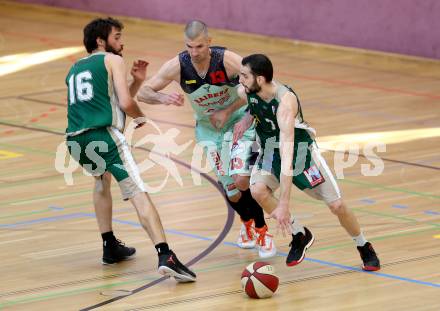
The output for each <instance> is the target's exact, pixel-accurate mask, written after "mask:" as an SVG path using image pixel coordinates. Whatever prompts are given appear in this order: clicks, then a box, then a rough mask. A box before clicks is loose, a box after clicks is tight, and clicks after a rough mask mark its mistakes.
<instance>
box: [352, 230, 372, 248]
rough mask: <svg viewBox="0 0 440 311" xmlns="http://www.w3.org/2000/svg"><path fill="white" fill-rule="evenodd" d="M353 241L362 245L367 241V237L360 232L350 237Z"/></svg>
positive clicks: (357, 244)
mask: <svg viewBox="0 0 440 311" xmlns="http://www.w3.org/2000/svg"><path fill="white" fill-rule="evenodd" d="M352 239H353V241H354V242H355V243H356V246H364V245H365V243H367V242H368V241H367V239H366V238H365V237H364V234H363V233H362V232H361V234H359V235H358V236H353V237H352Z"/></svg>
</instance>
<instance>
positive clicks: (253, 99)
mask: <svg viewBox="0 0 440 311" xmlns="http://www.w3.org/2000/svg"><path fill="white" fill-rule="evenodd" d="M249 101H250V102H251V103H253V104H258V99H256V98H254V97H251V98H250V100H249Z"/></svg>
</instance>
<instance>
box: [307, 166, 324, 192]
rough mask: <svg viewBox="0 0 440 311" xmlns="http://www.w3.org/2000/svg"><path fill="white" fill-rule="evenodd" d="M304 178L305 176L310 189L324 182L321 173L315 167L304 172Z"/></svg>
mask: <svg viewBox="0 0 440 311" xmlns="http://www.w3.org/2000/svg"><path fill="white" fill-rule="evenodd" d="M304 176H306V178H307V180H308V181H309V183H310V185H311V186H312V187H314V186H316V185H319V184H322V183H323V182H324V181H325V179H324V177H323V176H322V175H321V172H320V171H319V170H318V168H317V167H316V165H313V166H311V167H309V168H308V169H306V170H304Z"/></svg>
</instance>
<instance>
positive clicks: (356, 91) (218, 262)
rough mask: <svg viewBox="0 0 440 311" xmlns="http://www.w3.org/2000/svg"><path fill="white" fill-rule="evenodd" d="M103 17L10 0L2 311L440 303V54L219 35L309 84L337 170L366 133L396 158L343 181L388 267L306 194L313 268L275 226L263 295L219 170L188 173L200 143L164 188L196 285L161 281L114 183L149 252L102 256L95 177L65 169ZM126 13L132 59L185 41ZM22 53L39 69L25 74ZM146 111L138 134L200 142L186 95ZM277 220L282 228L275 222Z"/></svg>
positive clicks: (159, 197) (1, 14)
mask: <svg viewBox="0 0 440 311" xmlns="http://www.w3.org/2000/svg"><path fill="white" fill-rule="evenodd" d="M92 17H95V15H92V14H86V13H80V12H76V11H68V10H61V9H53V8H49V7H38V6H30V5H20V4H14V3H12V2H6V1H0V51H1V55H0V68H1V69H0V90H1V93H0V107H1V109H0V258H1V265H0V280H1V281H0V309H2V308H4V309H7V310H80V309H82V310H92V309H96V308H97V309H103V310H147V309H160V310H207V309H209V308H215V309H216V310H297V311H300V310H326V311H328V310H400V311H403V310H418V311H419V310H439V309H440V300H439V297H440V291H439V290H440V270H439V260H440V221H439V220H440V191H439V183H440V177H439V176H440V175H439V170H440V155H439V154H440V139H439V136H440V121H439V118H440V63H439V62H438V61H429V60H423V59H417V58H409V57H407V58H405V57H399V56H396V55H389V54H381V53H370V52H366V51H359V50H356V51H355V50H351V49H342V48H335V47H329V46H323V45H314V44H304V43H300V42H294V41H289V40H282V39H276V38H268V37H263V36H256V35H248V34H243V33H234V32H227V31H217V30H212V32H211V33H212V35H213V38H214V40H213V44H215V45H224V46H227V47H228V48H230V49H231V50H234V51H236V52H238V53H239V54H241V55H243V56H244V55H248V54H251V53H257V52H260V53H261V52H262V53H266V54H268V55H269V56H270V57H271V58H272V60H273V61H274V66H275V78H276V79H278V80H280V81H282V82H284V83H286V84H289V85H291V86H292V87H293V88H294V89H295V90H296V91H297V93H298V94H299V96H300V98H301V100H302V105H303V111H304V114H305V117H306V119H307V120H308V121H309V122H310V123H311V124H312V125H313V126H314V127H315V128H316V129H317V132H318V137H319V139H320V140H319V142H320V144H321V146H322V147H323V148H324V149H326V150H327V152H325V153H324V154H323V155H324V156H325V158H326V159H327V160H328V163H329V165H330V166H331V167H333V166H334V165H333V164H334V163H335V162H338V161H340V158H341V155H343V153H342V152H341V150H343V148H341V146H340V145H339V146H337V143H338V142H353V143H358V144H359V146H361V149H360V152H361V154H362V155H365V150H364V146H365V144H366V143H367V142H376V141H377V142H383V143H385V144H386V152H378V151H377V150H374V152H375V153H376V158H377V157H380V158H381V159H382V161H383V163H384V171H383V172H382V173H381V174H379V175H378V176H363V174H362V173H361V172H362V171H361V169H362V168H361V165H362V164H363V165H364V166H365V165H369V164H371V163H372V162H370V161H368V160H367V159H366V158H365V157H360V158H359V160H358V161H357V162H356V163H355V164H354V165H353V166H351V167H348V168H345V169H344V170H343V174H344V176H343V177H344V178H343V179H342V178H341V179H339V184H340V186H341V188H342V191H343V193H344V198H345V200H346V202H347V203H348V205H349V206H350V207H351V208H352V209H353V210H354V211H355V213H356V215H357V217H358V218H359V221H360V223H361V225H362V227H363V230H364V232H365V234H366V236H367V237H368V238H369V239H370V240H371V241H372V242H373V243H374V245H375V248H376V250H377V251H378V253H379V256H380V259H381V261H382V270H380V271H379V272H377V273H365V272H362V271H361V270H360V269H359V267H360V258H359V255H358V253H357V251H356V249H355V247H354V244H353V242H352V241H351V240H350V238H349V237H348V236H347V234H346V233H345V231H344V230H343V229H342V228H341V227H340V226H339V224H338V222H337V219H336V218H335V217H334V216H333V215H332V214H331V213H330V212H329V211H328V210H327V208H326V207H325V206H324V205H323V204H322V203H320V202H318V201H315V200H313V199H311V198H309V197H307V196H306V195H304V194H303V193H301V192H299V191H297V190H295V191H294V192H293V194H292V196H293V198H292V202H293V203H292V204H293V210H294V212H295V214H296V215H298V217H299V218H300V219H301V221H302V223H303V224H305V225H307V226H308V227H309V228H310V229H312V230H313V232H314V234H315V236H316V242H315V244H314V245H313V247H312V248H311V249H310V250H309V252H308V253H307V258H306V260H305V261H304V262H303V263H302V264H301V265H299V266H297V267H293V268H289V267H286V265H285V264H284V261H285V256H286V253H287V251H288V243H289V239H288V238H284V237H282V236H281V235H277V236H276V243H277V246H278V250H279V255H278V256H277V257H276V258H275V259H272V260H270V262H271V263H272V264H273V265H274V266H275V268H276V270H277V274H278V275H279V277H280V288H279V289H278V291H277V293H276V294H275V295H274V297H272V298H271V299H267V300H251V299H248V298H247V297H246V296H244V294H243V292H242V290H241V286H240V275H241V272H242V270H243V269H244V267H245V266H246V265H248V264H249V263H251V262H253V261H256V260H258V256H257V254H256V253H255V252H254V251H250V250H241V249H239V248H238V247H237V246H236V245H235V242H236V237H237V231H238V228H239V221H238V219H237V217H234V215H233V214H232V213H230V212H228V209H227V207H226V204H225V201H224V200H223V198H222V196H221V193H220V192H219V190H218V189H217V188H216V185H215V181H213V174H212V172H211V173H209V174H208V175H203V176H202V177H201V182H200V185H195V184H194V180H193V176H192V175H191V172H190V170H189V169H188V167H189V166H190V164H191V159H192V150H193V145H194V144H193V143H192V144H191V145H190V146H189V147H188V148H186V149H185V150H184V151H182V152H180V153H179V152H175V153H177V154H170V156H171V157H172V159H174V161H175V162H174V163H175V164H176V167H177V169H178V172H179V175H180V176H181V178H182V185H179V183H178V182H177V181H176V180H175V179H174V178H173V177H171V176H170V177H169V178H168V181H167V183H166V185H165V187H164V188H163V189H162V190H161V191H159V192H157V193H154V194H152V198H153V200H154V202H155V204H156V205H157V207H158V209H159V212H160V214H161V217H162V221H163V224H164V227H165V229H166V230H167V236H168V239H169V242H170V244H171V245H172V247H173V248H174V250H175V251H176V252H177V253H178V254H179V257H180V258H181V259H182V260H183V261H184V262H190V263H193V265H192V268H193V269H195V271H196V272H197V274H198V281H197V282H196V283H194V284H183V285H179V284H176V283H175V282H174V280H169V279H165V280H164V279H161V278H160V276H159V275H158V274H157V273H156V271H155V270H156V264H157V257H156V254H155V250H154V248H153V245H152V244H151V242H150V241H149V240H148V239H147V237H146V234H145V233H144V232H143V231H142V230H141V228H140V225H139V223H138V220H137V217H136V214H135V212H134V210H133V209H132V207H131V206H130V205H129V204H128V203H126V202H123V201H122V200H121V197H120V193H119V189H118V187H117V185H116V183H114V184H113V188H112V189H113V191H112V192H113V200H114V206H113V209H114V215H113V217H114V231H115V232H116V233H117V236H118V237H119V238H121V239H122V240H123V241H125V242H126V243H127V244H128V245H132V246H135V247H136V248H137V257H136V258H135V259H134V260H131V261H128V262H124V263H121V264H118V265H115V266H110V267H109V266H102V265H101V263H100V257H101V242H100V236H99V233H98V230H97V225H96V220H95V216H94V213H93V206H92V198H91V190H92V179H91V178H90V177H87V176H84V175H83V174H82V172H81V171H80V170H77V171H75V173H74V174H73V182H74V185H73V186H69V185H66V182H65V180H64V177H63V175H62V174H61V173H59V172H58V171H57V170H56V169H55V155H56V150H57V147H58V146H59V145H60V143H62V141H63V131H64V129H65V126H66V108H65V107H66V105H65V102H66V99H65V96H66V88H65V84H64V78H65V75H66V73H67V71H68V69H69V67H70V66H71V64H72V62H74V61H75V59H77V58H79V57H82V56H83V55H84V51H83V50H82V49H81V41H82V28H83V26H84V25H85V24H86V23H87V22H88V21H89V20H90V19H91V18H92ZM123 21H124V22H125V26H126V28H125V30H124V41H125V50H124V57H125V59H126V61H127V63H128V64H129V63H131V62H132V61H133V60H135V59H138V58H142V59H146V60H147V61H149V62H150V67H149V74H150V75H151V74H152V73H153V72H155V71H156V70H157V69H158V68H159V66H160V65H161V64H162V63H163V62H164V61H165V60H167V59H169V58H171V57H173V56H175V55H176V53H178V52H179V51H181V50H182V49H183V48H184V45H183V41H182V40H183V36H182V26H181V25H172V24H165V23H158V22H151V21H143V20H139V19H128V18H125V19H123ZM67 48H68V49H67ZM60 49H62V50H60ZM56 52H57V53H61V52H62V53H64V54H62V55H61V56H57V55H59V54H56ZM37 53H40V54H37ZM42 60H43V62H42ZM31 61H35V62H36V63H38V64H33V65H31V64H30V63H31ZM24 62H27V63H28V65H27V66H24V67H22V68H20V64H23V63H24ZM169 90H176V91H177V90H179V88H178V86H177V85H172V86H171V87H170V88H169ZM142 107H143V110H144V111H145V112H146V114H147V115H148V117H149V118H150V119H151V120H153V122H152V123H151V124H150V126H148V127H146V128H143V129H142V130H141V131H140V132H139V133H137V138H140V137H141V136H143V135H145V134H147V133H148V134H158V133H159V132H162V133H166V132H167V131H168V130H170V129H173V128H174V129H177V130H178V131H179V134H178V135H177V137H176V142H177V144H178V145H184V144H185V143H187V142H189V141H191V140H193V139H194V133H193V132H194V129H193V127H194V121H193V117H192V112H191V108H190V107H189V105H186V106H185V107H184V108H177V107H172V108H171V107H153V106H146V105H144V106H142ZM154 124H155V125H157V126H158V128H155V127H154ZM170 133H171V132H170ZM372 133H374V134H375V135H374V136H371V135H370V136H366V134H372ZM362 134H363V135H362ZM343 135H349V136H343ZM144 147H145V148H143V149H136V150H134V154H135V157H136V159H137V161H138V162H141V161H143V160H145V159H147V158H148V157H149V153H148V152H147V151H146V150H147V149H151V148H152V147H153V148H154V146H151V145H150V146H147V145H146V146H144ZM170 148H171V146H170ZM172 151H175V149H172ZM356 152H357V151H356V150H351V152H350V153H351V154H355V153H356ZM347 157H348V154H346V155H345V158H346V159H347ZM376 160H377V159H376ZM166 173H167V171H166V170H164V169H163V168H162V167H161V166H160V165H156V166H154V167H152V168H150V169H149V170H147V171H145V172H144V173H143V178H144V180H145V181H146V182H147V183H148V184H149V185H150V186H157V187H159V186H160V184H161V183H162V182H163V181H164V180H165V178H166ZM341 177H342V176H341ZM269 225H270V226H271V227H272V228H275V224H274V222H273V221H270V222H269ZM272 231H275V230H274V229H273V230H272ZM274 233H275V232H274Z"/></svg>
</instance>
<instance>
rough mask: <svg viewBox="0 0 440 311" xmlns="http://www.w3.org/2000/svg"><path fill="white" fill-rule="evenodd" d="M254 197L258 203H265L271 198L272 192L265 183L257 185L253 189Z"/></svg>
mask: <svg viewBox="0 0 440 311" xmlns="http://www.w3.org/2000/svg"><path fill="white" fill-rule="evenodd" d="M250 188H251V194H252V197H253V198H254V199H255V200H256V201H257V202H258V203H261V202H264V201H266V199H267V198H268V197H269V196H270V194H271V190H270V189H269V188H268V187H267V186H266V185H265V184H263V183H256V184H254V185H252V186H251V187H250Z"/></svg>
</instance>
